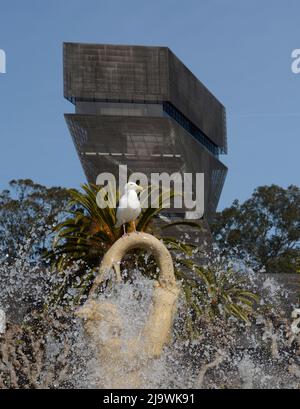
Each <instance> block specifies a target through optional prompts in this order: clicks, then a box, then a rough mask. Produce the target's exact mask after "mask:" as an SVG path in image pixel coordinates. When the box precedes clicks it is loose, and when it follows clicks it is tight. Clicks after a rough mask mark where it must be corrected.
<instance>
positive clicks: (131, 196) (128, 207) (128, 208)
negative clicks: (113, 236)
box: [116, 182, 143, 234]
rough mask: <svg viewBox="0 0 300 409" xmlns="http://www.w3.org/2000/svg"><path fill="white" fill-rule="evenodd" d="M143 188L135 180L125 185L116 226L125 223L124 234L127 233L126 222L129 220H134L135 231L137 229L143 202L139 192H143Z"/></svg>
mask: <svg viewBox="0 0 300 409" xmlns="http://www.w3.org/2000/svg"><path fill="white" fill-rule="evenodd" d="M142 190H143V188H142V187H141V186H139V185H137V184H136V183H134V182H128V183H126V185H125V186H124V194H123V195H122V196H121V198H120V201H119V206H118V208H117V222H116V227H120V226H122V225H123V229H124V234H126V229H125V224H126V223H128V222H133V226H134V231H136V229H135V220H136V219H137V218H138V217H139V215H140V213H141V203H140V201H139V198H138V195H137V192H141V191H142Z"/></svg>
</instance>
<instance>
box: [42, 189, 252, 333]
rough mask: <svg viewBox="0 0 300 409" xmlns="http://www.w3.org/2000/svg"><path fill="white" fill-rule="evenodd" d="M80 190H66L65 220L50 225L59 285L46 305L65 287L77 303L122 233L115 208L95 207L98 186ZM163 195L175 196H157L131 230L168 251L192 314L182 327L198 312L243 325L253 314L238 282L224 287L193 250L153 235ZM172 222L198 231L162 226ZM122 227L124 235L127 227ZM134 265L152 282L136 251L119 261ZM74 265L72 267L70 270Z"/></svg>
mask: <svg viewBox="0 0 300 409" xmlns="http://www.w3.org/2000/svg"><path fill="white" fill-rule="evenodd" d="M82 189H83V192H78V191H77V190H75V189H70V191H69V193H70V195H71V200H70V202H69V204H68V210H67V211H68V213H69V215H70V217H68V218H67V219H66V220H64V221H63V222H61V223H59V224H57V225H56V226H55V228H54V231H55V233H56V237H55V239H54V241H53V246H52V247H53V248H52V250H50V251H48V252H47V253H46V254H45V257H46V258H48V259H49V260H50V261H51V263H52V264H53V266H54V267H56V269H57V270H58V271H60V272H61V274H62V276H63V279H62V283H61V284H60V285H59V286H58V287H57V288H56V291H55V292H54V294H52V296H53V297H52V299H51V303H52V304H56V303H59V302H61V301H62V300H63V299H64V297H65V295H66V292H67V291H68V289H69V288H72V287H73V288H74V287H75V288H76V289H77V292H76V297H74V299H73V302H74V303H75V304H77V303H81V302H82V301H83V300H84V299H85V298H86V297H87V295H88V293H89V290H90V288H91V286H92V284H93V280H94V278H95V275H96V270H97V269H98V267H99V262H100V260H101V259H102V257H103V255H104V254H105V252H106V251H107V250H108V249H109V248H110V247H111V246H112V245H113V243H114V242H115V241H116V240H118V239H119V238H120V237H121V235H122V229H121V228H120V227H118V228H116V227H115V224H116V208H113V207H109V206H107V207H105V208H104V209H101V208H99V207H98V205H97V203H96V196H97V193H98V191H99V189H101V187H99V186H95V185H91V184H90V185H87V184H84V185H82ZM150 193H151V187H149V188H148V195H150ZM167 196H168V197H171V198H172V197H174V196H175V193H174V192H165V193H161V194H160V196H159V206H158V207H157V208H151V207H149V208H146V209H144V210H143V211H142V213H141V215H140V217H139V218H138V220H137V223H136V229H137V231H144V232H149V233H152V234H155V235H156V236H158V237H159V238H161V239H162V240H163V241H164V243H165V244H166V246H167V247H168V248H169V250H170V251H171V252H172V255H173V259H174V265H175V275H176V278H177V279H178V280H179V281H180V282H181V284H182V288H183V293H184V296H185V300H186V302H187V304H188V307H189V309H190V310H191V312H192V314H189V316H188V319H187V324H188V326H190V328H192V326H193V323H192V321H193V322H195V321H196V320H197V318H198V317H199V316H201V315H203V314H205V315H208V316H209V317H212V316H214V315H223V316H224V317H227V316H230V315H231V316H235V317H237V318H239V319H241V320H244V321H248V320H249V316H250V315H251V313H252V311H253V303H254V302H256V301H257V296H256V295H255V294H253V293H251V292H249V291H246V290H244V289H243V287H242V286H241V284H242V283H235V285H230V280H232V272H231V273H230V272H227V273H223V274H222V275H220V274H216V272H215V270H214V268H213V266H211V267H210V268H204V267H201V266H199V265H198V264H197V263H196V262H195V261H193V258H194V253H195V252H197V250H198V248H197V246H194V245H191V244H187V243H185V242H184V241H182V240H179V239H176V238H173V237H165V236H163V237H162V236H161V232H160V231H155V228H154V226H153V223H152V221H153V218H154V217H155V216H156V215H158V214H159V213H160V212H161V211H162V209H163V208H164V203H165V200H166V198H167ZM117 201H118V197H117V200H116V202H117ZM177 224H185V225H189V226H192V227H195V228H198V229H199V228H200V229H201V227H200V225H198V224H197V223H195V222H189V221H181V222H175V223H170V224H166V225H165V226H163V227H162V228H168V227H170V226H174V225H177ZM128 227H129V231H130V229H131V226H128ZM134 263H137V264H138V265H139V267H140V270H141V272H142V274H144V275H146V276H148V277H150V278H157V274H158V273H157V271H156V265H155V261H154V259H153V258H150V259H148V260H147V262H145V257H144V252H143V251H142V250H135V251H134V253H132V254H130V255H128V257H127V259H126V260H124V266H127V267H128V268H127V270H129V271H130V270H131V269H132V266H133V264H134ZM75 264H76V268H75V269H72V267H73V266H74V265H75ZM124 266H123V267H124ZM130 267H131V268H130ZM66 271H67V273H66ZM127 279H128V277H127Z"/></svg>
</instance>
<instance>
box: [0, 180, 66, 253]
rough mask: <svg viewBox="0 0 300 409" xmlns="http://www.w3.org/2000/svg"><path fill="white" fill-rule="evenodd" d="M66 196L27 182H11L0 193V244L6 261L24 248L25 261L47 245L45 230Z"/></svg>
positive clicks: (62, 204)
mask: <svg viewBox="0 0 300 409" xmlns="http://www.w3.org/2000/svg"><path fill="white" fill-rule="evenodd" d="M68 199H69V194H68V191H67V189H64V188H61V187H51V188H47V187H45V186H42V185H39V184H37V183H34V182H33V181H32V180H30V179H20V180H12V181H11V182H10V183H9V190H3V191H2V192H0V244H1V252H2V255H6V257H7V259H10V258H14V257H16V256H18V255H19V254H20V251H21V250H22V248H23V247H24V246H25V247H26V252H27V254H26V255H27V256H28V257H29V258H33V257H36V256H37V255H39V254H40V253H41V252H42V251H43V249H45V248H46V247H47V245H48V243H47V237H46V235H45V230H46V229H47V228H48V229H51V228H52V225H53V223H55V222H57V220H58V219H59V217H60V216H62V214H61V211H62V209H63V208H64V207H65V205H66V202H67V200H68Z"/></svg>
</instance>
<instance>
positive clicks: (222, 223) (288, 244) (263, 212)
mask: <svg viewBox="0 0 300 409" xmlns="http://www.w3.org/2000/svg"><path fill="white" fill-rule="evenodd" d="M211 229H212V233H213V236H214V238H215V240H216V242H217V243H218V246H219V248H220V249H221V251H222V252H223V253H226V254H228V253H230V254H232V255H236V256H238V257H240V258H242V259H245V258H247V259H249V261H250V262H251V264H252V266H253V268H254V270H256V271H259V270H265V271H267V272H268V273H296V272H297V271H298V270H299V260H300V189H299V188H298V187H297V186H294V185H291V186H289V187H288V188H286V189H284V188H282V187H280V186H277V185H271V186H260V187H258V188H257V189H255V191H254V192H253V194H252V196H251V197H250V199H248V200H246V201H245V202H244V203H239V201H238V200H235V201H234V202H233V203H232V205H231V206H230V207H228V208H226V209H224V210H223V211H221V212H219V213H217V214H216V217H215V220H214V223H213V224H212V225H211Z"/></svg>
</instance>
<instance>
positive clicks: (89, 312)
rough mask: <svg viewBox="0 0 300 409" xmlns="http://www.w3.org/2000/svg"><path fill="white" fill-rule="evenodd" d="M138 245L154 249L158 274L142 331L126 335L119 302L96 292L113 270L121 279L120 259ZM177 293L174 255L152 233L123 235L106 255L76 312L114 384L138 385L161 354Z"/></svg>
mask: <svg viewBox="0 0 300 409" xmlns="http://www.w3.org/2000/svg"><path fill="white" fill-rule="evenodd" d="M134 248H141V249H145V250H147V251H149V252H151V253H152V254H153V256H154V258H155V260H156V263H157V265H158V268H159V271H160V275H159V278H158V280H157V281H155V282H154V286H153V287H154V288H153V295H152V303H151V307H150V310H149V313H148V317H147V320H146V322H145V324H144V327H143V329H142V331H141V333H140V334H139V335H138V336H137V337H132V338H130V339H126V340H124V339H123V338H122V328H123V323H122V319H121V316H120V313H119V311H118V309H117V306H116V305H115V304H113V303H110V302H108V301H103V300H102V301H101V300H97V298H96V297H95V294H96V290H97V288H98V287H99V285H100V284H101V283H103V281H104V280H106V279H107V278H108V277H109V276H110V275H111V272H112V271H113V272H114V274H115V278H116V281H117V282H121V274H120V262H121V260H122V258H123V257H124V255H125V254H126V253H127V252H128V251H130V250H132V249H134ZM178 295H179V286H178V284H177V282H176V280H175V276H174V268H173V262H172V258H171V255H170V253H169V251H168V250H167V248H166V247H165V246H164V245H163V243H162V242H161V241H159V240H158V239H157V238H155V237H154V236H152V235H150V234H147V233H141V232H139V233H137V232H134V233H130V234H128V235H124V236H123V237H121V238H120V239H119V240H118V241H116V242H115V243H114V245H113V246H112V247H111V248H110V249H109V250H108V252H107V253H106V254H105V256H104V258H103V260H102V263H101V266H100V272H99V275H98V276H97V277H96V279H95V282H94V285H93V287H92V289H91V292H90V296H89V299H88V300H87V302H86V303H85V304H84V305H83V306H82V307H81V308H80V309H79V310H78V312H77V315H78V316H80V317H81V318H83V319H84V320H85V322H84V326H85V329H86V332H87V334H88V335H89V337H90V340H91V342H92V343H93V344H94V345H95V347H96V350H97V358H98V360H99V365H101V368H102V370H103V371H102V372H104V373H106V375H107V376H108V378H109V379H110V385H109V386H110V387H111V388H138V387H140V385H141V379H142V374H143V369H144V368H145V367H146V365H147V364H148V363H149V360H153V359H155V358H159V357H160V356H161V353H162V351H163V347H164V345H166V344H167V343H168V341H169V338H170V334H171V330H172V323H173V317H174V313H175V309H176V301H177V298H178ZM104 334H105V336H104ZM106 385H107V381H106ZM99 387H100V385H99Z"/></svg>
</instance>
